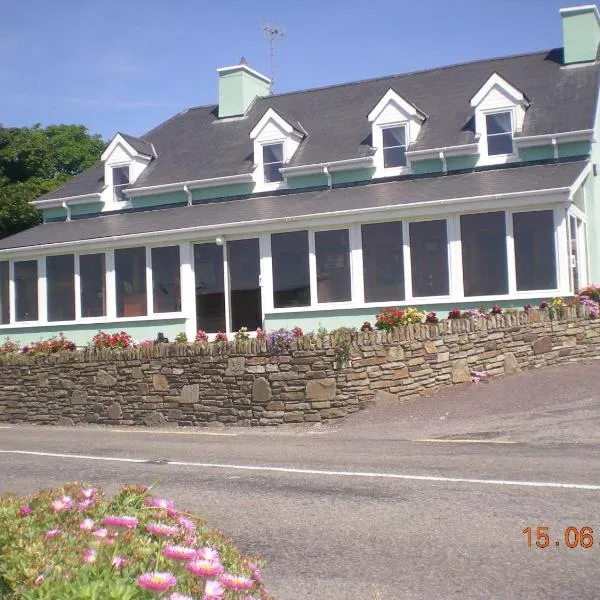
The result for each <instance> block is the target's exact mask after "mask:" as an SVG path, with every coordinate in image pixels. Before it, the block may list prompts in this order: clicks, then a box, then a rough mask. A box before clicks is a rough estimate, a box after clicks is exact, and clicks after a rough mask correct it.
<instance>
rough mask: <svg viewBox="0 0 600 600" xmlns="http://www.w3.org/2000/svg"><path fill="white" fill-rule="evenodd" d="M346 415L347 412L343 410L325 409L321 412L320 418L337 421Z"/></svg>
mask: <svg viewBox="0 0 600 600" xmlns="http://www.w3.org/2000/svg"><path fill="white" fill-rule="evenodd" d="M347 414H348V410H347V409H345V408H325V409H323V410H322V411H321V418H323V419H339V418H340V417H345V416H346V415H347Z"/></svg>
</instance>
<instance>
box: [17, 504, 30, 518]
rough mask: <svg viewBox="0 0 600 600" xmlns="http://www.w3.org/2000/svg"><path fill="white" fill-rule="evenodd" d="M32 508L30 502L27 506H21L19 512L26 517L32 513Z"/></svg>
mask: <svg viewBox="0 0 600 600" xmlns="http://www.w3.org/2000/svg"><path fill="white" fill-rule="evenodd" d="M32 510H33V509H32V508H31V506H29V504H26V505H25V506H22V507H21V510H20V511H19V514H20V515H21V516H22V517H26V516H27V515H30V514H31V513H32Z"/></svg>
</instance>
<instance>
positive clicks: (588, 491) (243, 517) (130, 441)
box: [0, 361, 600, 600]
mask: <svg viewBox="0 0 600 600" xmlns="http://www.w3.org/2000/svg"><path fill="white" fill-rule="evenodd" d="M599 381H600V362H596V361H594V362H590V363H588V364H582V365H575V366H568V367H560V368H559V367H557V368H551V369H543V370H539V371H535V372H529V373H524V374H521V375H517V376H514V377H510V378H503V379H498V380H495V381H493V382H491V383H489V384H478V385H468V386H462V387H456V388H453V389H451V390H448V391H445V392H443V393H441V394H438V395H437V396H434V397H432V398H424V399H421V400H418V401H415V402H411V403H404V404H395V405H391V404H390V405H377V406H373V407H371V408H369V409H368V410H367V411H364V412H361V413H359V414H356V415H354V416H353V417H352V418H349V419H347V420H345V421H343V422H336V423H334V424H331V425H329V426H323V427H302V426H293V427H286V428H283V429H276V430H262V429H261V430H244V429H239V428H232V429H225V430H191V431H190V430H160V431H157V430H148V429H133V430H132V429H127V430H118V429H117V430H115V429H102V428H95V427H94V428H92V427H89V428H88V427H86V428H70V429H68V428H58V427H56V428H53V427H21V426H9V427H6V428H5V427H4V426H2V427H1V428H0V493H1V492H4V491H7V490H13V491H16V492H19V493H23V494H24V493H27V492H30V491H32V490H34V489H37V488H39V487H42V486H43V487H48V486H52V485H55V484H57V483H60V482H63V481H74V480H82V479H83V480H87V481H92V482H94V483H96V484H98V485H101V486H103V487H105V488H108V489H109V490H114V489H115V488H116V487H118V486H119V485H121V484H123V483H125V482H142V483H151V482H153V481H154V480H156V479H160V486H159V487H160V489H161V493H162V494H164V495H168V496H169V497H172V498H173V499H175V500H176V501H177V503H178V504H179V505H181V506H182V507H185V508H187V509H190V510H193V511H195V512H197V513H199V514H201V515H203V516H205V517H207V518H208V519H209V520H210V521H211V523H213V524H214V525H216V526H217V527H219V528H220V529H222V530H224V531H225V532H226V533H227V534H230V535H231V536H232V537H233V538H234V539H235V540H236V541H237V543H238V544H239V545H240V546H242V547H243V548H244V549H245V550H248V551H256V552H258V553H260V554H261V555H262V556H263V557H264V558H265V559H266V561H267V564H268V566H267V568H266V569H265V570H264V574H265V579H266V582H267V585H268V587H269V589H270V591H271V592H272V593H273V594H274V595H275V597H276V598H278V599H280V600H292V599H293V600H300V599H331V600H338V599H340V600H341V599H344V600H345V599H351V598H352V599H354V598H361V599H362V598H364V599H366V600H370V599H373V598H375V597H377V596H376V592H378V593H379V594H380V597H381V599H382V600H397V599H403V598H410V599H413V598H419V599H421V598H428V599H438V598H439V599H451V598H482V599H483V598H485V599H486V600H489V599H490V598H557V599H558V598H560V599H566V598H577V599H580V598H581V599H587V598H590V599H591V598H598V597H600V591H599V590H600V585H599V584H600V570H599V569H598V563H599V558H600V511H599V510H598V505H599V501H600V427H599V425H600V398H599V397H598V393H597V391H596V389H597V387H598V382H599ZM73 455H77V457H74V456H73ZM152 460H154V461H156V460H160V461H167V462H163V463H161V464H153V463H149V462H146V461H152ZM133 461H135V462H133ZM138 461H139V462H138ZM175 463H178V464H175ZM537 526H548V527H549V528H550V533H551V542H552V543H551V544H550V545H549V546H548V547H547V548H545V549H535V548H528V547H527V539H526V536H525V535H524V534H523V533H522V531H523V529H524V528H526V527H532V528H535V527H537ZM569 526H573V527H577V528H581V527H584V526H590V527H592V528H594V532H595V534H594V535H595V537H596V539H595V543H594V546H593V547H591V548H581V547H578V548H575V549H569V548H568V547H566V545H565V541H564V532H565V529H566V528H567V527H569ZM556 541H558V542H559V545H558V546H557V545H556V544H555V542H556Z"/></svg>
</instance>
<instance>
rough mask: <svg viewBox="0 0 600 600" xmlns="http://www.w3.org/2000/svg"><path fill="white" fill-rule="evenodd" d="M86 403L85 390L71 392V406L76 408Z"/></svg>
mask: <svg viewBox="0 0 600 600" xmlns="http://www.w3.org/2000/svg"><path fill="white" fill-rule="evenodd" d="M86 403H87V392H86V391H85V390H73V393H72V394H71V404H72V405H73V406H77V405H79V404H86Z"/></svg>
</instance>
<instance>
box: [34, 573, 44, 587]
mask: <svg viewBox="0 0 600 600" xmlns="http://www.w3.org/2000/svg"><path fill="white" fill-rule="evenodd" d="M44 579H46V578H45V577H44V576H43V575H38V576H37V577H36V578H35V585H42V583H44Z"/></svg>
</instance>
